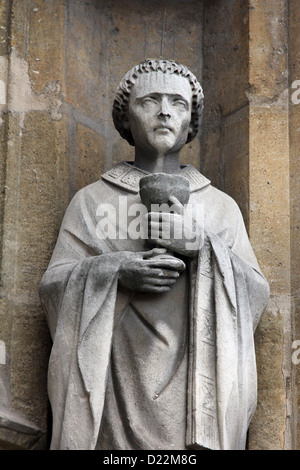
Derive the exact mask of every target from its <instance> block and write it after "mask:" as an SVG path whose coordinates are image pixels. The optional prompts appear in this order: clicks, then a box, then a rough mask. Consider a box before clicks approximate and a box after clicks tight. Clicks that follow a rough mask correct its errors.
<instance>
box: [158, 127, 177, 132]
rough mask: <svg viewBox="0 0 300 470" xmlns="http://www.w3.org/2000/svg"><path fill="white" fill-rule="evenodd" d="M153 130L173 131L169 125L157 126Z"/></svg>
mask: <svg viewBox="0 0 300 470" xmlns="http://www.w3.org/2000/svg"><path fill="white" fill-rule="evenodd" d="M154 130H155V131H170V132H172V131H173V129H172V128H171V127H168V126H158V127H156V128H155V129H154Z"/></svg>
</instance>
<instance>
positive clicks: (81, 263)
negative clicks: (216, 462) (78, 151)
mask: <svg viewBox="0 0 300 470" xmlns="http://www.w3.org/2000/svg"><path fill="white" fill-rule="evenodd" d="M202 111H203V93H202V89H201V86H200V84H199V83H198V81H197V79H196V77H195V76H194V75H193V74H192V73H191V72H190V71H189V70H188V69H187V68H186V67H185V66H183V65H181V64H178V63H176V62H173V61H167V60H161V59H160V60H146V61H145V62H143V63H141V64H140V65H138V66H135V67H134V68H133V69H132V70H130V71H129V72H128V73H127V74H126V75H125V77H124V78H123V80H122V81H121V83H120V85H119V89H118V91H117V93H116V97H115V101H114V105H113V120H114V124H115V127H116V129H117V130H118V131H119V133H120V134H121V136H122V137H123V138H125V139H127V141H128V142H129V144H130V145H132V146H134V148H135V159H134V162H122V163H120V164H117V165H116V166H114V167H113V168H112V169H110V170H109V171H108V172H106V173H105V174H103V175H102V179H101V180H100V181H97V182H95V183H93V184H91V185H89V186H87V187H85V188H83V189H81V190H80V191H79V192H78V193H77V194H76V195H75V196H74V198H73V199H72V201H71V203H70V205H69V207H68V209H67V212H66V214H65V217H64V220H63V223H62V227H61V230H60V233H59V237H58V240H57V244H56V247H55V250H54V253H53V256H52V259H51V261H50V264H49V267H48V269H47V271H46V273H45V274H44V276H43V279H42V281H41V286H40V296H41V299H42V303H43V305H44V308H45V311H46V315H47V319H48V323H49V328H50V331H51V335H52V338H53V348H52V353H51V357H50V362H49V375H48V390H49V398H50V402H51V406H52V412H53V434H52V443H51V448H52V449H109V450H114V449H122V450H127V449H145V450H149V449H151V450H153V449H155V450H159V449H176V450H179V449H189V448H190V449H244V448H245V442H246V434H247V429H248V425H249V422H250V420H251V418H252V416H253V413H254V411H255V407H256V393H257V392H256V388H257V386H256V363H255V351H254V340H253V334H254V331H255V328H256V326H257V324H258V322H259V319H260V317H261V315H262V313H263V311H264V309H265V307H266V305H267V302H268V299H269V288H268V284H267V282H266V280H265V278H264V277H263V275H262V274H261V272H260V269H259V266H258V264H257V261H256V258H255V256H254V254H253V251H252V249H251V246H250V243H249V240H248V236H247V233H246V229H245V226H244V223H243V220H242V216H241V213H240V211H239V208H238V206H237V204H236V203H235V202H234V201H233V200H232V199H231V198H230V197H229V196H228V195H226V194H224V193H222V192H221V191H219V190H218V189H216V188H214V187H213V186H212V185H211V184H210V181H209V180H208V179H207V178H205V177H204V176H203V175H201V174H200V173H199V172H198V170H197V169H195V168H194V167H193V166H191V165H180V163H179V154H180V151H181V149H182V147H183V146H184V145H185V144H186V143H187V142H190V141H191V140H192V139H193V138H194V137H195V136H196V134H197V132H198V130H199V127H200V123H201V117H202Z"/></svg>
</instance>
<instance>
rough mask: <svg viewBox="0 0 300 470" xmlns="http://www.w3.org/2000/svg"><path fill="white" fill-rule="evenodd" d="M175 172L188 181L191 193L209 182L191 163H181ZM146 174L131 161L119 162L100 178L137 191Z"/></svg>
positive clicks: (130, 190)
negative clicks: (179, 168)
mask: <svg viewBox="0 0 300 470" xmlns="http://www.w3.org/2000/svg"><path fill="white" fill-rule="evenodd" d="M176 174H177V175H180V176H183V177H184V178H186V179H187V180H188V181H189V182H190V192H191V193H192V192H194V191H198V190H199V189H202V188H204V187H205V186H208V185H209V184H210V180H208V179H207V178H206V177H205V176H203V175H201V173H199V171H198V170H196V168H194V167H193V166H192V165H182V166H181V170H180V171H178V172H177V173H176ZM146 175H149V172H148V171H145V170H141V169H140V168H137V167H135V166H134V165H133V162H121V163H118V164H117V165H115V166H114V167H113V168H111V169H110V170H109V171H107V172H106V173H104V174H103V175H102V179H104V180H105V181H107V182H109V183H111V184H113V185H115V186H117V187H118V188H122V189H125V190H126V191H128V192H130V193H138V192H139V181H140V179H141V178H142V177H143V176H146Z"/></svg>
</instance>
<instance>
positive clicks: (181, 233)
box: [147, 196, 203, 257]
mask: <svg viewBox="0 0 300 470" xmlns="http://www.w3.org/2000/svg"><path fill="white" fill-rule="evenodd" d="M169 203H171V204H172V206H170V208H171V210H172V212H173V213H171V212H149V213H148V214H147V218H148V236H149V240H150V241H151V242H153V243H155V244H156V245H159V246H161V247H164V248H167V249H168V251H172V252H175V253H180V254H182V255H185V256H188V257H193V256H196V255H197V253H198V252H199V249H200V248H201V247H202V245H203V235H202V230H201V227H200V226H199V222H197V221H196V219H195V218H194V217H193V215H192V213H185V208H184V206H183V205H182V204H181V203H180V202H179V201H178V199H177V198H176V197H174V196H172V197H170V199H169ZM190 207H191V206H190Z"/></svg>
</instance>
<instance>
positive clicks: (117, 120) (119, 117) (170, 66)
mask: <svg viewBox="0 0 300 470" xmlns="http://www.w3.org/2000/svg"><path fill="white" fill-rule="evenodd" d="M158 71H160V72H162V73H168V74H172V73H174V74H176V75H181V76H182V77H186V78H187V79H188V81H189V83H190V85H191V89H192V113H191V128H192V132H190V133H189V134H188V137H187V141H186V143H188V142H190V141H191V140H193V138H194V137H195V136H196V135H197V133H198V131H199V129H200V125H201V120H202V115H203V99H204V95H203V91H202V88H201V85H200V83H199V82H198V80H197V78H196V77H195V75H193V74H192V72H191V71H190V70H189V69H188V68H187V67H186V66H185V65H182V64H179V63H178V62H175V61H171V60H165V59H148V60H145V61H144V62H141V63H140V64H139V65H136V66H135V67H133V68H132V69H131V70H129V72H127V73H126V74H125V75H124V77H123V78H122V80H121V83H120V85H119V87H118V90H117V92H116V95H115V100H114V103H113V111H112V117H113V121H114V125H115V128H116V129H117V131H118V132H119V133H120V135H121V136H122V137H123V138H124V139H126V140H127V141H128V142H129V144H130V145H134V140H133V137H132V134H131V131H130V129H125V128H124V126H123V118H124V115H126V113H127V112H128V103H129V98H130V94H131V89H132V87H133V86H134V84H135V82H136V80H137V79H138V78H139V75H141V74H143V73H150V72H158Z"/></svg>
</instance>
